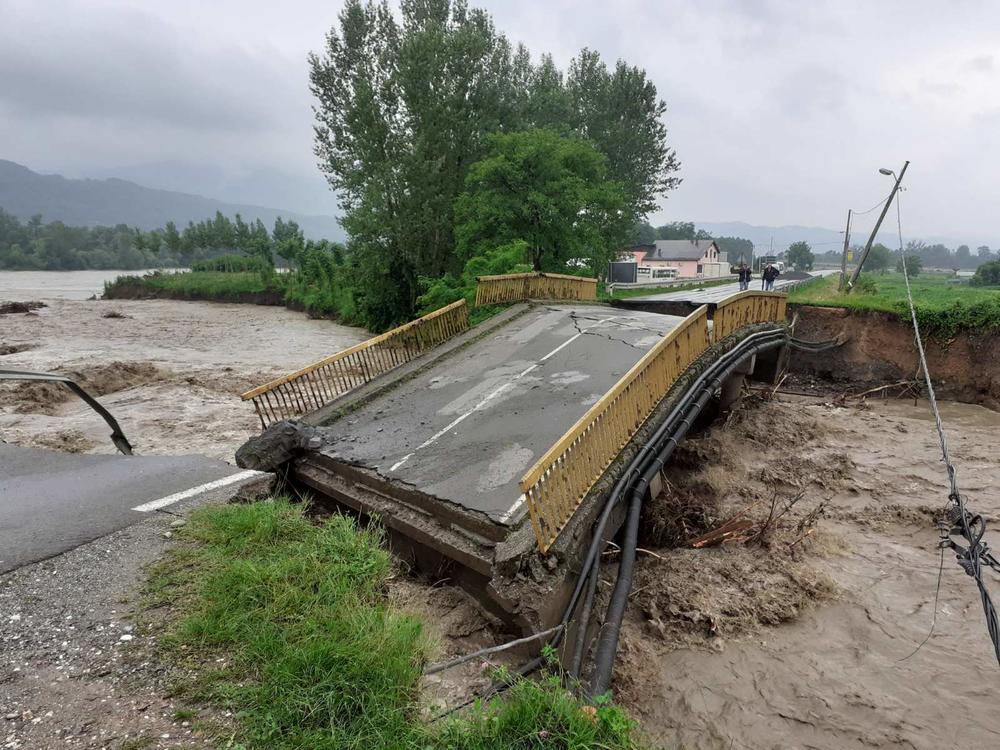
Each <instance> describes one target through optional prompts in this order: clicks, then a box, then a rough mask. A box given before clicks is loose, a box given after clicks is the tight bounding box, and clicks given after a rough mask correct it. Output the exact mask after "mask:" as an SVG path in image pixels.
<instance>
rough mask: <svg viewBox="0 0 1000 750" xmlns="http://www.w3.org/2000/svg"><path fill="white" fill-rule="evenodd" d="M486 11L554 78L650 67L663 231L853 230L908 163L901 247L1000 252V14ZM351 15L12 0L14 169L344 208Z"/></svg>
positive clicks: (697, 7)
mask: <svg viewBox="0 0 1000 750" xmlns="http://www.w3.org/2000/svg"><path fill="white" fill-rule="evenodd" d="M472 4H473V5H481V6H484V7H487V8H488V9H489V10H490V11H491V12H492V13H493V16H494V18H495V20H496V23H497V26H498V28H499V29H501V30H502V31H504V32H505V33H506V34H507V35H508V36H509V37H510V38H511V39H512V40H514V41H521V42H524V43H525V44H526V45H527V46H528V47H529V48H530V49H531V50H532V52H533V53H534V54H535V55H537V54H539V53H541V52H545V51H548V52H551V53H552V54H553V55H554V56H555V58H556V60H557V62H558V63H559V64H560V65H561V66H565V65H566V64H567V63H568V62H569V60H570V58H571V57H572V56H573V55H574V54H575V53H576V52H577V51H578V50H579V49H580V48H581V47H584V46H589V47H592V48H595V49H597V50H599V51H600V52H601V53H602V55H603V56H604V57H605V58H606V59H608V60H612V61H613V60H614V59H616V58H618V57H624V58H625V59H627V60H628V61H629V62H630V63H633V64H637V65H640V66H642V67H644V68H645V69H646V70H647V72H648V73H649V75H650V76H651V77H652V79H653V80H654V82H655V83H656V86H657V88H658V89H659V93H660V96H661V97H662V98H663V99H665V100H666V102H667V106H668V113H667V126H668V128H669V131H670V142H671V145H672V146H673V147H674V148H675V149H676V150H677V153H678V156H679V158H680V160H681V163H682V170H681V176H682V177H683V179H684V182H683V184H682V185H681V186H680V188H678V189H677V190H675V191H673V192H672V193H670V194H669V196H668V198H667V199H666V200H664V201H663V203H662V210H661V211H660V212H659V213H658V214H657V215H655V216H654V217H651V218H652V220H653V222H654V223H657V222H662V221H671V220H697V221H746V222H750V223H753V224H771V225H782V224H804V225H813V226H825V227H832V228H839V227H840V226H841V225H842V223H843V221H844V215H845V213H846V209H847V208H848V207H854V208H858V209H865V208H868V207H869V206H870V205H871V204H873V203H875V202H876V201H877V200H879V198H881V197H882V195H883V194H884V193H886V192H888V189H889V187H891V185H890V181H889V179H888V178H886V177H881V176H879V175H878V174H877V172H876V170H877V168H878V167H880V166H887V167H891V168H893V169H896V170H898V169H899V166H900V165H901V164H902V162H903V161H904V160H905V159H910V160H912V162H913V163H912V165H911V167H910V169H909V171H908V173H907V178H908V179H907V184H908V191H907V192H906V193H905V195H904V199H903V204H902V205H903V221H904V230H905V232H906V233H907V234H908V235H911V236H916V235H923V236H934V235H950V236H959V237H968V238H969V240H970V241H980V240H978V239H977V238H982V239H981V241H989V240H990V239H993V240H994V242H993V243H992V244H994V245H996V244H1000V211H998V210H997V208H998V206H1000V179H998V177H997V175H998V174H1000V148H997V134H998V132H1000V41H998V38H1000V37H998V29H1000V3H996V2H986V1H983V2H973V1H971V0H952V2H950V3H947V4H946V3H943V2H941V1H940V0H937V1H936V2H929V1H927V2H925V1H924V0H906V1H899V2H888V1H882V2H876V3H873V2H870V1H868V2H850V1H847V0H831V1H830V2H807V3H803V2H782V1H780V0H774V1H772V0H731V1H729V2H722V1H718V2H713V1H712V0H698V2H693V1H689V2H672V1H669V0H619V1H618V2H615V3H607V2H597V1H587V2H573V1H571V0H546V1H545V2H539V1H538V0H488V1H487V2H479V3H475V2H473V3H472ZM339 9H340V3H339V2H336V1H335V0H325V1H323V0H281V2H274V1H273V0H271V1H269V2H261V1H258V0H210V1H209V0H147V1H145V2H143V1H142V0H44V2H42V1H40V0H0V158H6V159H11V160H13V161H17V162H21V163H23V164H25V165H27V166H29V167H31V168H32V169H35V170H38V171H44V172H59V173H63V174H67V175H72V176H104V175H111V174H118V175H122V176H130V177H133V178H136V179H137V181H141V182H145V183H146V184H152V185H153V186H156V187H160V186H162V187H169V188H174V189H184V190H187V191H190V192H199V193H202V194H206V195H209V196H211V197H221V198H225V199H229V200H233V199H242V200H252V201H254V202H258V203H265V204H266V205H271V206H275V207H279V208H288V209H293V210H299V211H302V212H306V213H334V212H335V206H334V201H333V198H332V196H331V195H330V194H329V192H328V191H327V189H326V188H325V183H324V182H323V180H322V178H321V177H320V176H319V172H318V170H317V169H316V167H315V163H314V158H313V155H312V132H311V124H312V114H311V111H310V104H311V101H310V95H309V92H308V85H307V84H308V80H307V64H306V54H307V53H308V52H309V51H310V50H318V49H320V48H321V46H322V44H323V37H324V34H325V32H326V30H327V29H328V28H329V27H330V26H331V25H332V24H333V23H334V22H335V20H336V15H337V12H338V11H339ZM157 183H158V184H157ZM220 193H221V194H220Z"/></svg>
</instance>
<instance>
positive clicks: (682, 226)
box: [656, 221, 698, 240]
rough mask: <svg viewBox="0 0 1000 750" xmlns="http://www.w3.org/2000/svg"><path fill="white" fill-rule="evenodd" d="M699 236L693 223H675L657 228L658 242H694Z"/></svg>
mask: <svg viewBox="0 0 1000 750" xmlns="http://www.w3.org/2000/svg"><path fill="white" fill-rule="evenodd" d="M697 234H698V233H697V231H696V230H695V228H694V222H693V221H673V222H671V223H669V224H664V225H663V226H660V227H657V228H656V239H658V240H694V239H695V238H696V236H697Z"/></svg>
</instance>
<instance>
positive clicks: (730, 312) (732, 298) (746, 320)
mask: <svg viewBox="0 0 1000 750" xmlns="http://www.w3.org/2000/svg"><path fill="white" fill-rule="evenodd" d="M787 300H788V297H787V296H786V295H785V294H784V293H783V292H757V291H747V292H737V293H736V294H731V295H729V296H728V297H726V298H725V299H723V300H721V301H720V302H719V303H718V304H717V305H716V306H715V314H714V315H713V316H712V336H713V338H714V339H715V340H716V341H721V340H722V339H724V338H725V337H726V336H728V335H730V334H731V333H735V332H736V331H738V330H739V329H740V328H743V326H748V325H753V324H754V323H764V322H766V321H780V320H784V319H785V306H786V304H787Z"/></svg>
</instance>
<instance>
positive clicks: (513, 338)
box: [324, 305, 682, 524]
mask: <svg viewBox="0 0 1000 750" xmlns="http://www.w3.org/2000/svg"><path fill="white" fill-rule="evenodd" d="M681 320H682V318H680V317H675V316H668V315H658V314H653V313H643V312H638V311H623V310H619V309H612V308H605V307H599V306H596V305H565V306H555V305H553V306H551V307H546V306H539V307H536V308H534V309H532V310H531V311H529V312H528V313H526V314H525V315H523V316H521V317H519V318H515V319H514V320H512V321H510V322H509V323H507V324H506V325H504V326H503V327H501V328H500V329H499V330H498V331H497V332H495V333H494V334H492V335H490V336H488V337H487V338H485V339H482V340H480V341H476V342H474V343H473V344H471V345H470V346H469V347H467V348H464V349H462V350H461V351H460V353H459V354H457V355H455V356H451V357H447V358H445V359H443V360H441V361H440V362H438V363H436V364H435V365H434V366H432V367H431V368H429V369H428V370H426V371H424V372H422V373H420V374H419V375H418V376H416V377H414V378H411V379H409V380H407V381H405V382H403V383H400V384H399V385H398V386H397V387H396V388H394V389H393V390H392V391H390V392H388V393H387V394H385V395H382V396H380V397H378V398H376V399H374V400H373V401H371V402H369V403H367V404H366V405H364V406H362V407H360V408H359V409H358V410H357V411H355V412H352V413H351V414H350V415H348V416H347V417H345V418H343V419H341V420H339V421H337V422H334V423H333V424H332V425H331V426H330V427H329V435H330V439H331V445H330V447H329V448H326V449H324V452H325V453H327V454H330V455H333V456H335V457H337V458H339V459H341V460H344V461H347V462H349V463H352V464H357V465H361V466H365V467H368V468H371V469H374V470H376V471H378V473H379V474H381V475H383V476H386V477H391V478H393V479H396V480H398V481H401V482H404V483H407V484H409V485H412V486H414V487H416V488H417V489H419V490H420V491H422V492H424V493H427V494H429V495H433V496H435V497H439V498H442V499H444V500H448V501H451V502H454V503H457V504H459V505H461V506H463V507H465V508H468V509H470V510H476V511H480V512H482V513H485V514H487V515H489V516H490V517H491V518H492V519H493V520H495V521H498V522H501V523H509V524H516V523H517V522H518V521H519V520H520V518H521V516H522V515H523V512H524V508H523V505H522V506H521V507H519V508H518V507H515V505H516V504H517V501H518V498H519V497H520V494H521V491H520V489H519V488H518V480H520V478H521V476H522V475H523V474H524V472H525V471H526V470H527V469H528V468H529V467H530V466H531V465H532V464H533V463H534V462H535V461H536V460H537V459H538V457H539V456H541V455H542V454H543V453H544V452H545V451H546V450H548V448H549V447H550V446H551V445H552V444H553V443H555V441H556V440H558V439H559V437H560V436H562V434H563V433H564V432H566V430H567V429H569V428H570V427H571V426H572V425H573V423H574V422H576V420H577V419H579V418H580V417H581V416H582V415H583V414H584V413H585V412H586V411H587V409H588V408H590V406H591V405H593V404H594V403H595V402H596V401H597V400H598V399H599V398H600V397H601V396H602V395H603V394H604V393H605V392H606V391H607V390H608V389H609V388H610V387H611V386H612V385H614V383H615V382H616V381H617V380H618V379H619V378H620V377H621V376H622V375H623V374H624V373H625V372H626V371H628V369H629V368H630V367H631V366H632V365H633V364H635V362H636V361H638V360H639V358H640V357H641V356H642V355H643V353H644V352H646V351H647V350H648V349H649V348H650V347H651V346H652V345H653V344H655V343H656V342H657V341H658V340H659V339H660V338H661V337H662V336H663V335H665V334H666V333H667V332H668V331H669V330H671V329H672V328H673V327H674V326H676V325H677V324H678V323H679V322H680V321H681ZM512 509H513V510H512Z"/></svg>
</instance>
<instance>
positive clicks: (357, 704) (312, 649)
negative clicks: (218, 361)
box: [145, 500, 640, 750]
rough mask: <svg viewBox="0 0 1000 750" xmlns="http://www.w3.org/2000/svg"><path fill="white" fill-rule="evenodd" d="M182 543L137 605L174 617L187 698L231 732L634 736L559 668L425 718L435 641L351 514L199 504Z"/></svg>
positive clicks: (368, 744) (174, 642) (171, 630)
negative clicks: (227, 719) (400, 598)
mask: <svg viewBox="0 0 1000 750" xmlns="http://www.w3.org/2000/svg"><path fill="white" fill-rule="evenodd" d="M182 535H183V537H184V538H185V539H186V541H187V544H185V545H184V546H182V547H180V548H179V549H177V550H175V551H173V552H172V553H170V554H169V556H168V557H167V559H166V560H165V561H164V562H162V563H160V564H159V565H158V566H157V567H155V568H154V569H153V570H152V571H151V575H150V579H149V582H148V585H147V591H146V595H145V603H146V608H147V610H146V611H147V616H148V617H149V618H150V619H152V618H153V616H154V614H155V616H156V617H157V619H159V618H161V617H162V613H161V612H160V611H159V607H161V606H165V605H169V610H168V611H169V612H170V615H169V618H168V619H169V623H170V624H169V625H168V626H167V630H166V632H165V633H164V634H163V635H162V637H161V643H162V648H163V650H164V654H163V655H164V658H165V659H166V660H168V661H169V662H170V663H172V664H174V665H175V666H176V667H178V668H179V670H178V673H180V674H184V675H187V677H185V678H182V680H181V682H180V683H179V684H178V685H177V692H178V695H179V696H180V697H181V698H182V699H183V700H184V701H185V702H186V703H188V704H189V705H188V706H186V707H185V708H184V709H182V710H191V709H192V708H194V707H196V706H198V705H199V704H201V705H210V706H214V707H216V708H219V709H224V710H228V711H231V712H232V713H233V715H234V717H235V718H236V721H237V734H236V736H235V737H232V736H231V730H230V736H229V737H228V741H229V742H230V744H229V745H227V746H236V747H251V748H278V749H281V748H288V749H289V750H290V749H291V748H313V749H315V750H326V749H329V750H333V749H334V748H337V749H338V750H340V749H341V748H357V750H361V749H362V748H364V749H365V750H368V749H369V748H400V749H401V750H408V749H410V748H412V749H413V750H445V749H446V748H447V749H454V750H458V749H459V748H463V749H464V748H468V749H469V750H473V749H476V748H482V749H483V750H486V748H490V749H491V750H520V749H521V748H523V749H524V750H527V749H528V748H539V749H547V748H551V749H552V750H555V749H556V748H559V749H560V750H562V749H570V748H572V749H574V750H584V749H585V748H607V749H608V750H625V749H626V748H637V747H639V746H640V745H639V741H638V740H637V731H636V728H635V725H634V723H633V722H632V721H631V720H630V719H629V718H628V717H627V716H626V715H625V714H624V713H623V712H622V711H621V709H619V708H617V707H615V706H612V705H610V704H608V703H603V704H601V705H599V706H598V707H597V708H596V710H589V711H588V710H584V707H583V706H582V704H581V703H580V702H579V701H578V700H577V699H576V698H574V697H573V696H572V694H571V693H570V692H568V691H567V690H565V689H564V688H563V687H562V685H561V682H560V679H559V677H558V676H552V675H548V676H546V677H543V678H542V679H541V680H539V681H537V682H534V681H528V680H519V681H517V682H516V684H515V685H514V686H513V687H512V688H511V689H510V690H508V691H507V692H506V693H505V694H504V695H503V697H501V698H496V699H494V700H493V701H491V702H488V703H486V704H482V705H477V706H475V707H473V708H471V709H469V710H468V711H467V712H466V713H464V714H456V715H455V716H454V717H453V718H450V719H448V720H445V721H441V722H437V723H429V722H425V721H423V720H421V719H420V718H419V716H420V712H419V701H420V694H419V681H420V676H421V672H422V669H423V665H424V663H425V662H426V661H427V660H428V658H429V657H430V656H431V655H432V654H431V646H430V644H429V642H428V638H427V637H426V631H425V627H424V625H423V623H422V622H421V621H420V620H419V619H417V618H415V617H414V616H412V615H409V614H406V613H403V612H400V611H397V610H396V609H394V608H393V606H392V605H391V604H389V603H388V601H387V597H386V583H387V579H388V577H389V576H390V574H391V572H392V570H391V567H392V566H391V560H390V557H389V555H388V553H387V552H386V550H385V548H384V546H383V541H384V540H383V537H382V535H381V534H380V532H379V531H377V530H374V529H372V528H371V527H369V528H366V529H360V528H358V526H357V525H356V524H355V522H354V521H353V520H352V519H350V518H348V517H346V516H334V517H332V518H331V519H329V520H327V521H325V522H324V523H314V522H313V521H311V520H310V519H308V518H306V517H305V516H304V515H303V513H302V510H301V506H298V505H292V504H290V503H288V502H286V501H282V500H275V501H270V502H263V503H255V504H249V505H222V506H208V507H205V508H202V509H200V510H198V511H196V512H195V513H194V514H192V516H191V518H190V520H189V522H188V524H187V526H186V527H185V528H184V529H183V531H182Z"/></svg>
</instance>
